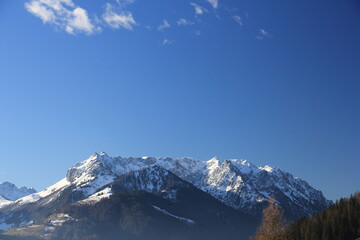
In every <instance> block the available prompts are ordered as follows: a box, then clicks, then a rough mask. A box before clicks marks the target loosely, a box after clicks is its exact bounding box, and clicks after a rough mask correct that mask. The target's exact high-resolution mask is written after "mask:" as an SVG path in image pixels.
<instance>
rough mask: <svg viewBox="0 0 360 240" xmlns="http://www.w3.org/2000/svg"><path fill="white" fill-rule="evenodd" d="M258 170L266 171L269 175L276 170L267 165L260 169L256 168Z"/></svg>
mask: <svg viewBox="0 0 360 240" xmlns="http://www.w3.org/2000/svg"><path fill="white" fill-rule="evenodd" d="M258 168H259V169H260V170H264V171H267V172H269V173H271V172H273V171H274V170H276V169H275V168H274V167H271V166H269V165H265V166H262V167H258Z"/></svg>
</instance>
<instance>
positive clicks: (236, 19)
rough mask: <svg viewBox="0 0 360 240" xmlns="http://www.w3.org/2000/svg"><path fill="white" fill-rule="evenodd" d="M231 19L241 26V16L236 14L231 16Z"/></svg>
mask: <svg viewBox="0 0 360 240" xmlns="http://www.w3.org/2000/svg"><path fill="white" fill-rule="evenodd" d="M233 19H234V21H235V22H237V23H238V24H239V25H240V26H243V25H244V23H243V19H242V17H240V16H238V15H236V16H233Z"/></svg>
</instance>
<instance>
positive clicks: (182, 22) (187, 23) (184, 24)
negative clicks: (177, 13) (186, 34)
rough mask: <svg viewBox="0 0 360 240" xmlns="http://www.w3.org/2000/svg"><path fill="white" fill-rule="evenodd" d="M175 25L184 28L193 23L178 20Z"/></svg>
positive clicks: (182, 19) (181, 19)
mask: <svg viewBox="0 0 360 240" xmlns="http://www.w3.org/2000/svg"><path fill="white" fill-rule="evenodd" d="M176 23H177V25H179V26H186V25H192V24H194V23H193V22H190V21H188V20H186V19H185V18H180V19H179V20H178V21H177V22H176Z"/></svg>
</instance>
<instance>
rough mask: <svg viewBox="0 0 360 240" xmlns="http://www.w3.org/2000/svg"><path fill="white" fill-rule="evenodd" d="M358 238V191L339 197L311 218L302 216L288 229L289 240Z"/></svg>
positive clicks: (347, 239)
mask: <svg viewBox="0 0 360 240" xmlns="http://www.w3.org/2000/svg"><path fill="white" fill-rule="evenodd" d="M359 238H360V193H359V192H358V193H356V194H354V195H352V196H351V197H350V198H345V199H340V200H338V201H336V203H335V204H333V205H331V206H330V207H328V208H327V209H325V210H324V211H322V212H320V213H318V214H316V215H315V216H313V217H312V218H302V219H300V220H298V221H297V222H296V223H294V224H293V225H292V226H291V227H290V229H289V236H288V239H291V240H304V239H309V240H317V239H323V240H333V239H341V240H343V239H344V240H354V239H359Z"/></svg>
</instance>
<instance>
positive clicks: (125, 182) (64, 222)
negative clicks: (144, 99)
mask: <svg viewBox="0 0 360 240" xmlns="http://www.w3.org/2000/svg"><path fill="white" fill-rule="evenodd" d="M270 196H274V197H275V198H276V200H277V201H278V202H279V204H280V205H281V206H282V207H283V208H284V210H285V214H286V216H287V217H288V218H289V219H296V218H298V217H300V216H308V215H312V214H314V213H316V212H317V211H320V210H321V209H323V208H324V207H326V206H327V205H328V204H329V201H327V200H326V199H325V198H324V197H323V195H322V193H321V192H320V191H318V190H315V189H313V188H312V187H311V186H309V184H307V183H306V182H305V181H304V180H301V179H298V178H294V177H293V176H292V175H291V174H289V173H286V172H284V171H281V170H279V169H276V168H271V167H269V166H265V167H256V166H254V165H252V164H251V163H249V162H247V161H245V160H224V161H221V160H218V159H216V158H214V159H211V160H209V161H207V162H202V161H198V160H195V159H191V158H180V159H172V158H149V157H143V158H121V157H116V158H111V157H109V156H107V155H106V154H105V153H101V154H93V155H92V156H91V157H90V158H89V159H87V160H85V161H83V162H80V163H78V164H76V165H75V166H74V167H72V168H71V169H69V171H68V172H67V175H66V178H64V179H62V180H61V181H59V182H58V183H56V184H54V185H53V186H50V187H48V188H47V189H45V190H44V191H42V192H39V193H34V194H31V195H29V196H26V197H23V198H20V199H18V200H16V201H12V202H7V203H6V204H4V205H2V206H1V207H0V223H2V224H3V226H7V227H9V226H10V227H11V226H15V227H20V228H21V227H22V226H26V227H25V228H23V229H22V230H21V229H20V230H19V229H17V232H18V233H19V232H21V231H25V232H26V231H29V230H28V229H29V228H30V227H33V229H35V228H36V229H38V232H37V233H36V234H32V236H34V235H35V236H43V237H44V236H46V237H47V238H49V237H52V238H56V239H82V238H80V235H81V232H82V235H84V236H87V237H88V238H84V239H100V238H103V237H104V236H106V237H107V238H106V239H112V236H120V235H121V236H126V237H127V238H126V239H142V238H143V237H144V236H147V237H146V239H192V238H190V236H197V237H198V238H199V237H200V238H206V239H218V238H215V236H220V235H224V234H225V233H226V234H227V236H228V239H239V237H240V236H242V237H244V238H246V236H248V235H249V234H250V233H251V232H253V231H254V229H255V225H256V224H255V223H256V221H255V220H254V219H259V216H260V214H261V211H262V209H263V207H264V206H266V201H267V199H268V198H269V197H270ZM65 232H66V233H67V234H68V235H64V233H65ZM8 233H9V234H11V231H8ZM61 234H63V235H61ZM89 234H91V235H89ZM112 234H114V235H112ZM159 234H160V235H159ZM75 235H76V236H77V237H76V238H75V237H74V236H75ZM61 236H67V237H68V238H62V237H61ZM71 236H72V237H71ZM159 236H161V237H164V238H159ZM235 236H237V238H233V237H235ZM92 237H93V238H92ZM212 237H214V238H212ZM198 238H197V239H198ZM194 239H195V238H194Z"/></svg>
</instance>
